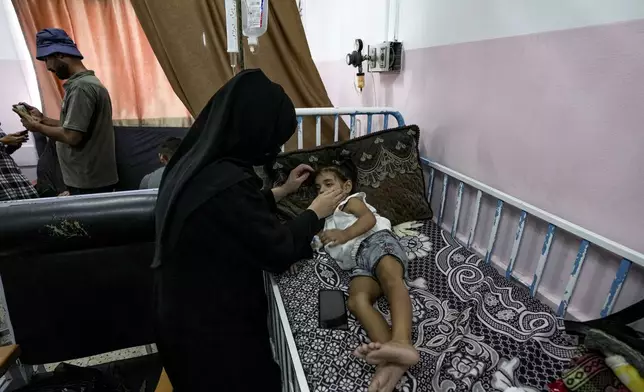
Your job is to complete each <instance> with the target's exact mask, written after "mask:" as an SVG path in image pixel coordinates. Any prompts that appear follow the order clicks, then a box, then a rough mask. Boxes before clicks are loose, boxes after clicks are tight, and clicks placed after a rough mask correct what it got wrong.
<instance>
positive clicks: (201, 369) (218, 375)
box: [153, 70, 342, 392]
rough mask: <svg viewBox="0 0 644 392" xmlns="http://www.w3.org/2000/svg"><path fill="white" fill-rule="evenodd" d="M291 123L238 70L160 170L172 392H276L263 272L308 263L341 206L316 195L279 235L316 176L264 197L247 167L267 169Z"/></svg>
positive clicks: (164, 343)
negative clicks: (282, 216) (292, 199)
mask: <svg viewBox="0 0 644 392" xmlns="http://www.w3.org/2000/svg"><path fill="white" fill-rule="evenodd" d="M296 124H297V122H296V117H295V109H294V107H293V103H292V102H291V100H290V99H289V98H288V96H287V95H286V93H284V90H283V89H282V87H280V86H279V85H277V84H275V83H273V82H271V81H270V80H269V79H268V78H267V77H266V76H265V75H264V74H263V73H262V72H261V71H259V70H249V71H244V72H242V73H240V74H238V75H237V76H235V77H234V78H233V79H232V80H230V81H229V82H228V83H227V84H226V85H224V86H223V87H222V88H221V89H220V90H219V91H218V92H217V93H216V94H215V95H214V97H213V98H212V99H211V100H210V102H209V103H208V104H207V105H206V107H205V108H204V109H203V111H202V112H201V113H200V114H199V116H198V117H197V119H196V121H195V124H194V125H193V127H192V128H191V130H190V132H188V135H187V136H186V137H185V139H184V142H183V143H182V144H181V146H180V147H179V150H178V151H177V153H175V155H174V156H173V158H172V160H171V161H170V163H169V164H168V166H167V168H166V170H165V173H164V177H163V180H162V182H161V187H160V190H159V195H158V199H157V207H156V221H157V223H156V225H157V227H156V229H157V243H156V254H155V260H154V265H153V266H154V267H155V268H156V269H157V287H156V295H157V301H158V312H157V327H158V347H159V352H160V354H161V357H162V359H163V364H164V367H165V369H166V371H167V373H168V376H169V377H170V381H171V382H172V384H173V386H174V390H175V391H177V392H201V391H222V392H223V391H226V392H229V391H240V392H241V391H249V392H250V391H253V392H255V391H266V392H272V391H279V390H281V381H280V371H279V367H278V366H277V364H276V363H275V362H274V361H273V357H272V352H271V347H270V343H269V335H268V323H267V315H268V313H267V312H268V303H267V299H266V296H265V293H264V282H263V275H262V273H263V271H269V272H277V273H279V272H283V271H285V270H286V269H288V267H289V266H290V265H292V264H293V263H294V262H296V261H298V260H299V259H301V258H304V257H307V256H310V255H311V247H310V242H311V240H312V238H313V236H314V235H315V234H316V233H317V232H318V231H320V230H321V229H322V227H323V221H321V219H322V218H324V217H326V216H327V215H330V214H331V213H332V212H333V209H334V208H335V206H337V204H338V203H339V202H340V198H341V197H342V196H341V195H340V194H326V195H321V196H319V197H318V198H317V199H315V200H314V201H313V203H311V206H310V207H309V209H308V210H306V211H305V212H303V213H302V214H301V215H300V216H298V217H297V218H296V219H294V220H293V221H291V222H289V223H288V224H285V225H282V224H280V223H279V221H278V220H277V218H276V217H275V216H274V215H273V212H274V211H275V208H276V206H275V201H276V199H279V198H281V197H283V196H285V195H286V194H288V193H291V192H294V191H296V190H297V189H298V188H299V186H300V184H301V183H302V182H303V181H304V180H305V179H306V178H307V177H308V176H309V174H310V171H311V168H309V167H307V166H300V167H298V168H296V169H295V170H293V172H292V173H291V175H290V176H289V179H288V180H287V182H286V184H284V186H282V187H280V188H275V189H273V190H267V191H262V190H261V185H262V184H261V181H260V180H259V178H258V177H257V176H256V175H255V173H254V171H253V166H260V165H267V164H271V163H272V162H273V161H274V159H275V157H276V156H277V153H278V152H279V149H280V146H281V145H282V144H284V143H285V142H286V141H287V140H288V139H289V138H290V137H291V136H292V135H293V133H294V132H295V128H296Z"/></svg>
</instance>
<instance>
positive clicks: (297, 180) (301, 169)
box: [271, 164, 314, 201]
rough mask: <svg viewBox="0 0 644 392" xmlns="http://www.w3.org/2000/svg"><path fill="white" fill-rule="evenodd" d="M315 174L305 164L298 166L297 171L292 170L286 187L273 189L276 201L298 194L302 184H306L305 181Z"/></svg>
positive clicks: (285, 184)
mask: <svg viewBox="0 0 644 392" xmlns="http://www.w3.org/2000/svg"><path fill="white" fill-rule="evenodd" d="M313 172H314V170H313V168H312V167H311V166H309V165H304V164H301V165H298V166H297V167H296V168H295V169H293V170H291V173H289V175H288V178H287V179H286V182H285V183H284V185H282V186H279V187H277V188H273V189H271V190H272V191H273V196H274V197H275V201H280V200H281V199H283V198H284V197H286V196H288V195H290V194H291V193H295V192H297V190H298V189H300V186H302V183H304V181H306V180H307V179H308V178H309V177H310V176H311V173H313Z"/></svg>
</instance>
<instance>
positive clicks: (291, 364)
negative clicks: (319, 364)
mask: <svg viewBox="0 0 644 392" xmlns="http://www.w3.org/2000/svg"><path fill="white" fill-rule="evenodd" d="M264 287H265V289H266V295H267V297H268V301H269V310H268V315H269V320H267V322H268V328H269V333H270V337H271V347H272V348H273V355H274V357H275V361H277V363H278V364H279V366H280V369H281V370H282V391H283V392H310V391H309V387H308V384H307V381H306V375H305V374H304V368H303V367H302V362H301V361H300V356H299V354H298V352H297V347H296V346H295V339H294V338H293V334H292V332H291V327H290V325H289V322H288V318H287V315H286V309H285V308H284V303H283V302H282V298H281V295H280V293H279V288H278V287H277V284H276V283H275V280H274V279H273V277H272V276H271V275H270V274H268V273H265V274H264Z"/></svg>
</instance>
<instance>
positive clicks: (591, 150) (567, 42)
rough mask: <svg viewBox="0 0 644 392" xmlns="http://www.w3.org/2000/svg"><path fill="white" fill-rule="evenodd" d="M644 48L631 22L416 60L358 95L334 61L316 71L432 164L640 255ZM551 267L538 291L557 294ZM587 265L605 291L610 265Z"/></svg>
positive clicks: (481, 44)
mask: <svg viewBox="0 0 644 392" xmlns="http://www.w3.org/2000/svg"><path fill="white" fill-rule="evenodd" d="M643 42H644V20H636V21H630V22H622V23H615V24H609V25H602V26H591V27H584V28H578V29H571V30H562V31H554V32H547V33H539V34H532V35H523V36H515V37H509V38H499V39H492V40H485V41H478V42H470V43H462V44H455V45H448V46H439V47H431V48H423V49H414V50H410V51H407V52H406V53H405V58H404V71H403V72H402V73H401V74H400V75H397V76H396V75H376V76H375V77H374V81H375V84H374V85H372V81H371V80H370V77H369V76H368V77H367V86H366V88H365V91H364V93H363V94H362V96H358V95H357V94H356V93H355V91H354V87H353V86H352V85H351V75H352V74H353V73H354V72H355V71H354V70H353V69H351V68H349V67H348V66H346V65H345V64H344V62H343V61H341V60H338V61H334V62H319V63H317V65H318V69H319V70H320V74H321V75H322V79H323V80H324V82H325V84H326V87H327V91H328V92H329V95H330V97H331V100H332V101H333V102H334V104H335V105H336V106H356V105H357V106H362V105H365V106H373V105H376V104H377V105H380V106H392V107H395V108H397V109H399V110H400V111H401V112H402V113H403V115H404V116H405V119H406V122H407V123H414V124H418V125H419V126H420V128H421V130H422V131H423V134H422V137H421V142H422V149H423V155H425V156H426V157H428V158H430V159H431V160H434V161H437V162H440V163H442V164H445V165H446V166H448V167H451V168H453V169H455V170H457V171H460V172H462V173H464V174H466V175H469V176H471V177H473V178H476V179H478V180H480V181H482V182H484V183H487V184H489V185H491V186H493V187H495V188H498V189H500V190H502V191H504V192H506V193H509V194H511V195H514V196H516V197H518V198H520V199H523V200H525V201H527V202H529V203H531V204H534V205H535V206H537V207H540V208H542V209H544V210H547V211H549V212H551V213H554V214H556V215H559V216H561V217H563V218H565V219H567V220H570V221H572V222H574V223H577V224H579V225H581V226H583V227H586V228H588V229H590V230H592V231H595V232H597V233H598V234H601V235H603V236H605V237H608V238H610V239H612V240H615V241H618V242H621V243H623V244H625V245H627V246H629V247H632V248H634V249H635V250H638V251H640V252H644V241H643V238H644V230H643V229H644V203H643V202H642V200H643V195H644V180H642V176H641V174H640V168H641V167H643V166H644V154H642V152H641V151H642V149H643V148H644V131H642V127H643V126H644V88H643V86H644V45H642V43H643ZM374 86H375V95H374V89H373V87H374ZM437 189H438V188H437ZM510 216H511V215H509V216H508V217H504V220H505V223H503V224H505V225H509V226H508V230H511V231H513V230H514V227H515V223H514V222H513V221H511V219H513V218H511V217H510ZM535 230H536V229H535ZM481 240H482V243H487V239H486V238H483V239H481ZM562 241H563V240H562ZM503 246H505V247H506V248H509V246H511V244H509V246H508V245H503V244H502V245H500V248H501V249H498V252H499V253H500V257H501V259H503V257H504V255H505V253H504V252H505V249H503ZM539 246H540V244H538V245H537V247H539ZM572 246H574V244H572ZM573 249H574V248H573ZM507 256H509V252H507V255H505V259H506V260H507ZM566 257H568V256H566ZM603 257H604V256H597V258H598V259H599V258H603ZM573 258H574V255H573ZM552 259H553V257H551V260H550V262H549V264H554V265H555V266H554V267H552V268H555V269H554V270H552V268H551V270H550V271H549V272H548V274H550V275H548V276H550V278H549V280H547V281H546V282H545V283H544V284H545V285H546V286H547V288H549V289H551V290H554V292H555V293H557V292H560V291H561V292H563V285H565V282H566V281H567V272H565V268H563V267H562V266H561V263H558V262H557V261H556V260H555V261H554V262H552ZM597 261H598V260H597ZM593 264H594V263H593V262H592V261H591V262H589V263H587V264H586V266H585V267H584V271H583V274H587V275H588V274H591V275H588V276H590V278H591V281H593V279H594V280H595V283H599V282H600V281H601V283H602V284H604V283H605V282H606V281H608V284H610V281H611V280H612V277H614V268H613V267H614V263H613V264H611V265H605V264H599V262H598V263H597V265H593ZM566 265H568V264H566ZM559 270H561V271H559ZM526 271H529V270H528V269H526ZM595 275H596V276H595ZM544 279H545V278H544ZM607 279H608V280H607ZM640 283H641V282H640ZM637 286H639V287H641V285H639V284H638V285H637ZM603 287H606V290H607V286H603ZM635 289H638V287H635V288H633V289H632V290H635ZM578 290H582V288H581V287H580V288H579V289H578ZM636 291H641V290H639V289H638V290H636ZM579 294H581V293H578V295H579ZM582 296H583V294H582ZM634 296H635V293H632V294H628V293H626V291H625V292H624V293H623V295H622V297H624V299H622V300H620V303H623V302H624V301H629V302H630V301H632V300H634V299H635V297H634ZM640 296H641V294H640ZM603 298H605V295H604V296H603ZM601 301H602V300H600V299H597V300H594V301H593V302H596V303H599V302H601ZM585 307H586V306H583V308H585ZM584 311H587V309H586V310H584ZM588 312H590V311H588Z"/></svg>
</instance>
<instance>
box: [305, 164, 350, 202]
mask: <svg viewBox="0 0 644 392" xmlns="http://www.w3.org/2000/svg"><path fill="white" fill-rule="evenodd" d="M355 185H356V180H355V174H354V171H353V170H352V168H350V167H348V165H342V166H325V167H323V168H321V169H319V170H318V171H317V172H316V173H315V189H316V190H317V192H318V194H322V193H326V192H330V191H333V190H335V189H340V190H342V193H343V194H344V195H345V196H349V195H350V194H352V193H354V192H355V187H356V186H355Z"/></svg>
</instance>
